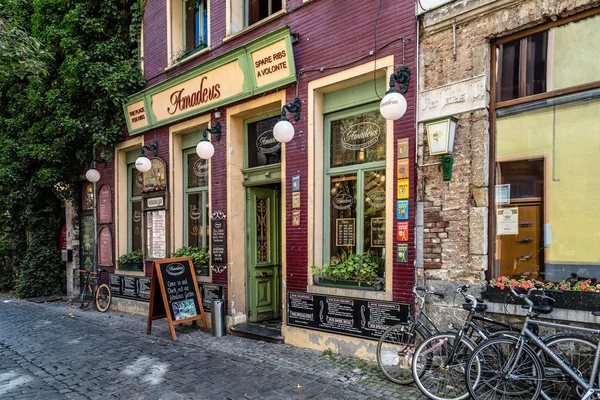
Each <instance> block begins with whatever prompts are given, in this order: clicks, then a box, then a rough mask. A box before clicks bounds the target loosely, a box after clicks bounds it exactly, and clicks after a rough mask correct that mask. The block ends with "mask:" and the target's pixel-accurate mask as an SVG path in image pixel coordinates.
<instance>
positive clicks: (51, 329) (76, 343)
mask: <svg viewBox="0 0 600 400" xmlns="http://www.w3.org/2000/svg"><path fill="white" fill-rule="evenodd" d="M146 324H147V319H146V317H144V316H138V315H132V314H124V313H117V312H107V313H105V314H102V313H99V312H97V311H94V310H91V309H90V310H80V309H78V308H73V307H72V306H71V305H70V304H68V303H65V302H58V303H48V304H36V303H32V302H28V301H24V300H18V299H15V298H13V297H10V296H8V295H6V294H0V399H3V400H5V399H6V400H16V399H49V400H50V399H51V400H62V399H127V400H129V399H132V400H135V399H164V400H170V399H215V400H217V399H232V400H233V399H319V400H321V399H356V400H359V399H407V400H416V399H419V400H420V399H424V397H423V396H422V395H421V394H420V392H419V391H418V389H417V388H416V387H414V386H409V387H402V386H399V385H396V384H394V383H391V382H389V381H387V380H386V379H385V378H384V377H383V375H382V374H381V373H380V371H379V369H378V368H377V365H374V364H370V363H366V362H362V361H360V360H356V359H353V358H347V357H340V356H336V355H334V356H327V355H323V354H321V353H320V352H317V351H313V350H307V349H299V348H295V347H292V346H288V345H285V344H272V343H263V342H259V341H255V340H251V339H243V338H239V337H235V336H230V335H228V336H224V337H220V338H215V337H212V336H211V335H210V334H209V333H205V332H203V331H201V330H200V331H199V330H195V329H192V328H191V327H188V326H179V327H177V328H176V332H177V341H175V342H173V341H172V340H171V336H170V333H169V329H168V324H167V321H166V320H157V321H154V322H153V325H152V335H146Z"/></svg>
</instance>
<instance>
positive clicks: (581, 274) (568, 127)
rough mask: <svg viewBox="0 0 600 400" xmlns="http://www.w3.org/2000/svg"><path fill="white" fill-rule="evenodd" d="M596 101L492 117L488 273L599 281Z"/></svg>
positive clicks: (599, 109)
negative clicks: (492, 200) (492, 205)
mask: <svg viewBox="0 0 600 400" xmlns="http://www.w3.org/2000/svg"><path fill="white" fill-rule="evenodd" d="M599 114H600V100H597V99H596V100H587V101H577V102H571V103H568V104H562V105H556V106H555V107H544V108H540V109H535V110H530V111H527V112H521V113H518V114H509V115H506V116H502V117H499V118H497V119H496V129H495V132H496V146H495V149H496V160H497V164H496V165H497V168H496V175H495V184H496V185H497V186H496V190H495V194H496V195H495V219H494V221H495V239H496V240H495V257H494V268H493V276H492V277H499V276H515V277H532V278H540V279H544V280H547V281H552V282H560V281H562V280H568V279H574V281H575V282H576V281H578V280H586V279H588V278H590V279H592V280H594V281H597V280H600V253H599V252H598V251H597V247H598V246H597V244H598V238H599V237H600V214H599V213H598V209H600V185H598V184H597V182H598V176H599V175H600V164H598V162H597V161H596V160H597V159H598V158H599V157H600V135H599V132H600V123H599V121H598V117H597V116H598V115H599Z"/></svg>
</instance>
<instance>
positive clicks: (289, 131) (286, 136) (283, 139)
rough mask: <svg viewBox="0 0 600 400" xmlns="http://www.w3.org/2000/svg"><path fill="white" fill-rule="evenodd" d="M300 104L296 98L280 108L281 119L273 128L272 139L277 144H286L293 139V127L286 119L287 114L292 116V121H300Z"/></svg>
mask: <svg viewBox="0 0 600 400" xmlns="http://www.w3.org/2000/svg"><path fill="white" fill-rule="evenodd" d="M301 107H302V102H301V101H300V99H299V98H298V97H296V98H295V99H294V101H293V102H292V103H289V104H284V106H283V107H282V108H281V119H280V120H279V121H278V122H277V123H276V124H275V127H273V137H275V140H277V141H278V142H279V143H287V142H289V141H290V140H292V139H293V137H294V133H295V132H294V125H292V123H291V122H290V121H289V120H288V119H287V116H286V114H287V112H291V113H293V114H294V121H298V120H299V119H300V109H301Z"/></svg>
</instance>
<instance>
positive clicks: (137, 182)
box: [129, 168, 144, 197]
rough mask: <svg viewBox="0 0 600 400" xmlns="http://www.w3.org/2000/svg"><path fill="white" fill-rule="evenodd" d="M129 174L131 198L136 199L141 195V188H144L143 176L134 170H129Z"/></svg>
mask: <svg viewBox="0 0 600 400" xmlns="http://www.w3.org/2000/svg"><path fill="white" fill-rule="evenodd" d="M129 173H130V174H131V179H130V181H131V197H138V196H141V195H142V187H143V186H144V179H143V177H144V174H143V173H142V172H140V171H138V170H137V169H135V168H131V169H130V170H129Z"/></svg>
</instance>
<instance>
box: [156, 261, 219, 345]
mask: <svg viewBox="0 0 600 400" xmlns="http://www.w3.org/2000/svg"><path fill="white" fill-rule="evenodd" d="M162 318H167V320H168V322H169V330H170V331H171V337H172V338H173V340H176V339H177V335H175V325H177V324H183V323H185V322H190V321H195V320H198V319H201V320H202V325H203V326H204V330H205V331H207V330H208V327H207V325H206V317H205V316H204V308H203V307H202V298H201V297H200V290H199V289H198V282H196V274H195V273H194V264H193V263H192V259H191V258H189V257H182V258H169V259H164V260H158V261H154V265H153V267H152V280H151V283H150V304H149V307H148V330H147V334H150V332H151V331H152V321H154V320H156V319H162Z"/></svg>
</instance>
